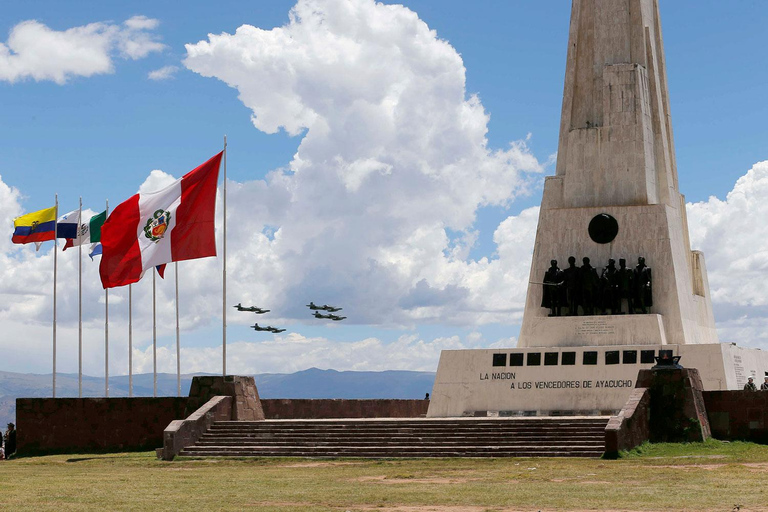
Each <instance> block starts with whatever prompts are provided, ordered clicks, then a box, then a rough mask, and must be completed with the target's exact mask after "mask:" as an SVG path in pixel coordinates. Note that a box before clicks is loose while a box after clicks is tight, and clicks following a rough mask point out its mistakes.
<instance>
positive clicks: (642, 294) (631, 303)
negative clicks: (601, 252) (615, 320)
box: [541, 256, 653, 316]
mask: <svg viewBox="0 0 768 512" xmlns="http://www.w3.org/2000/svg"><path fill="white" fill-rule="evenodd" d="M550 264H551V266H550V267H549V269H547V271H546V273H545V274H544V283H543V284H544V296H543V299H542V301H541V307H543V308H549V310H550V314H549V316H566V315H565V314H564V313H563V311H564V310H567V316H577V315H579V308H581V314H582V315H585V316H588V315H598V314H611V315H623V314H625V313H624V311H622V304H623V303H624V301H626V303H627V313H628V314H630V315H631V314H635V313H638V312H639V313H648V312H649V311H650V307H651V306H653V288H652V283H651V269H650V267H647V266H646V265H645V258H642V257H640V258H638V259H637V266H636V267H635V268H634V269H629V268H627V261H626V260H625V259H620V260H619V267H618V268H616V260H613V259H610V260H608V266H607V267H605V268H604V269H603V271H602V272H601V273H600V274H599V275H598V273H597V269H596V268H595V267H593V266H592V265H590V263H589V258H583V259H582V266H581V267H577V266H576V258H575V257H573V256H571V257H570V258H568V268H566V269H565V270H560V268H558V266H557V260H552V261H551V262H550Z"/></svg>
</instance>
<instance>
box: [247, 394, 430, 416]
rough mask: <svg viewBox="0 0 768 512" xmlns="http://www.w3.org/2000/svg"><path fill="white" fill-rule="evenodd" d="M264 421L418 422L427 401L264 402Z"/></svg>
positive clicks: (263, 400)
mask: <svg viewBox="0 0 768 512" xmlns="http://www.w3.org/2000/svg"><path fill="white" fill-rule="evenodd" d="M261 406H262V408H263V409H264V416H265V417H266V418H267V419H324V418H419V417H423V416H426V414H427V408H428V407H429V400H380V399H371V400H345V399H338V400H313V399H279V398H278V399H263V398H262V400H261Z"/></svg>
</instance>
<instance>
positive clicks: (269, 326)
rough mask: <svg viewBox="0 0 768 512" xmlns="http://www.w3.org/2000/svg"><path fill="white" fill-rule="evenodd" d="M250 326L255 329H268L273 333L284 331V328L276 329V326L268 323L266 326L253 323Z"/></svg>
mask: <svg viewBox="0 0 768 512" xmlns="http://www.w3.org/2000/svg"><path fill="white" fill-rule="evenodd" d="M251 328H252V329H255V330H257V331H269V332H273V333H275V334H277V333H280V332H285V329H278V328H277V327H272V326H271V325H268V326H266V327H262V326H260V325H259V324H253V325H252V326H251Z"/></svg>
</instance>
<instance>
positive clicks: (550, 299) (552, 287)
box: [541, 260, 563, 316]
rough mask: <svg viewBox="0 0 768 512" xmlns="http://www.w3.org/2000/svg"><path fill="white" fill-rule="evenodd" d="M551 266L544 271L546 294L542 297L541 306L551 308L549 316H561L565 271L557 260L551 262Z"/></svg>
mask: <svg viewBox="0 0 768 512" xmlns="http://www.w3.org/2000/svg"><path fill="white" fill-rule="evenodd" d="M549 263H550V267H549V268H548V269H547V271H546V272H545V273H544V294H543V296H542V299H541V307H543V308H549V316H560V303H561V297H562V292H561V286H560V285H561V284H562V282H563V272H562V270H560V269H559V268H558V266H557V260H552V261H550V262H549Z"/></svg>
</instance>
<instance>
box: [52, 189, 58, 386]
mask: <svg viewBox="0 0 768 512" xmlns="http://www.w3.org/2000/svg"><path fill="white" fill-rule="evenodd" d="M55 206H56V207H55V208H54V223H53V398H56V271H57V266H58V261H57V260H58V255H57V251H56V248H57V246H56V237H57V236H58V234H59V194H56V205H55Z"/></svg>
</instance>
